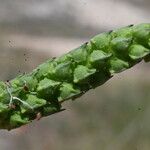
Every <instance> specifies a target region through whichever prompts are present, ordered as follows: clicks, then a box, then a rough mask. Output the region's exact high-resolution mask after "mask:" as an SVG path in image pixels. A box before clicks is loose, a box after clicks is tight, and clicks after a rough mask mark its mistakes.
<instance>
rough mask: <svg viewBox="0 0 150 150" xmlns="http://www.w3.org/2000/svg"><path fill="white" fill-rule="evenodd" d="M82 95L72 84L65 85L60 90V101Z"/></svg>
mask: <svg viewBox="0 0 150 150" xmlns="http://www.w3.org/2000/svg"><path fill="white" fill-rule="evenodd" d="M80 93H81V91H80V90H78V89H75V88H74V87H73V85H72V84H69V83H63V84H62V86H61V88H60V97H59V98H58V100H59V101H62V100H66V99H69V98H73V97H74V96H77V95H79V94H80Z"/></svg>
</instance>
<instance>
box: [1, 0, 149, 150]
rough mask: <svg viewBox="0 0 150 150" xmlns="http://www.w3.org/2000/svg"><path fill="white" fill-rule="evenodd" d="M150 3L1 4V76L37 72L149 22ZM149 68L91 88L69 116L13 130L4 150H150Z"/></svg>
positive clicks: (4, 134) (27, 0)
mask: <svg viewBox="0 0 150 150" xmlns="http://www.w3.org/2000/svg"><path fill="white" fill-rule="evenodd" d="M149 14H150V1H149V0H76V1H70V0H63V1H62V0H51V1H49V0H42V1H40V0H13V1H11V0H0V69H1V73H0V77H1V80H7V79H11V78H13V77H15V76H16V75H17V74H18V73H19V72H29V71H32V69H33V68H35V67H36V66H37V65H38V64H40V63H42V62H44V61H45V60H46V59H48V58H51V57H53V56H60V55H61V54H63V53H65V52H67V51H70V50H71V49H74V48H76V47H77V46H79V45H80V44H82V43H84V42H86V41H87V40H89V39H90V38H91V37H92V36H94V35H95V34H98V33H100V32H103V31H108V30H111V29H114V28H118V27H121V26H126V25H129V24H137V23H143V22H150V15H149ZM149 67H150V65H149V64H144V63H141V64H140V65H137V66H136V67H134V68H132V69H130V70H128V71H126V72H123V73H121V74H119V75H117V76H115V77H114V78H113V79H111V80H110V81H108V82H107V83H106V84H105V85H103V86H101V87H99V88H97V89H96V90H91V91H90V92H88V93H87V94H85V95H84V96H83V97H82V98H80V99H79V100H77V101H75V102H70V103H69V102H67V103H65V104H64V107H65V108H67V110H66V111H65V112H62V113H60V114H56V115H53V116H50V117H47V118H44V119H42V120H41V121H39V122H36V121H35V122H34V123H32V124H30V125H27V126H25V127H23V128H21V129H16V130H13V131H11V132H8V131H4V130H0V150H10V149H11V150H97V149H100V150H101V149H102V150H149V149H150V142H149V141H150V118H149V114H150V103H149V100H150V92H149V89H150V77H149V74H150V69H149Z"/></svg>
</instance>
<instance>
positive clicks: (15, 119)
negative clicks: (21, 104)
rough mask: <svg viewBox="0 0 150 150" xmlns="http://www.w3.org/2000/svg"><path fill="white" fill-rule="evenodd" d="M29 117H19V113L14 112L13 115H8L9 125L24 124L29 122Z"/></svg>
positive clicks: (17, 125)
mask: <svg viewBox="0 0 150 150" xmlns="http://www.w3.org/2000/svg"><path fill="white" fill-rule="evenodd" d="M29 122H30V121H29V119H28V118H26V117H24V118H23V117H21V113H19V112H15V113H14V114H13V115H11V117H10V125H11V126H13V127H19V126H21V125H25V124H27V123H29Z"/></svg>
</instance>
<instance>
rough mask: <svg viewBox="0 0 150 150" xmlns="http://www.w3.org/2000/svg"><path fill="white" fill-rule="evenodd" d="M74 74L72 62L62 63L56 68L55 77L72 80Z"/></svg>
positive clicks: (61, 79) (60, 79)
mask: <svg viewBox="0 0 150 150" xmlns="http://www.w3.org/2000/svg"><path fill="white" fill-rule="evenodd" d="M72 76H73V71H72V64H71V62H67V63H61V64H59V65H58V66H57V67H56V68H55V78H56V79H57V80H59V81H64V80H66V81H68V80H71V79H72Z"/></svg>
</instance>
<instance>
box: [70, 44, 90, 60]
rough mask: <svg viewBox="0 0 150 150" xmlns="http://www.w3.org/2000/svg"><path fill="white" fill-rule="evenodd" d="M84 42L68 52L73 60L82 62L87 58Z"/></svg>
mask: <svg viewBox="0 0 150 150" xmlns="http://www.w3.org/2000/svg"><path fill="white" fill-rule="evenodd" d="M86 46H87V45H86V44H83V45H82V46H80V47H79V48H77V49H75V50H73V51H72V52H70V53H69V54H70V57H71V58H72V59H73V61H75V62H77V63H84V62H86V60H87V49H86Z"/></svg>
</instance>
